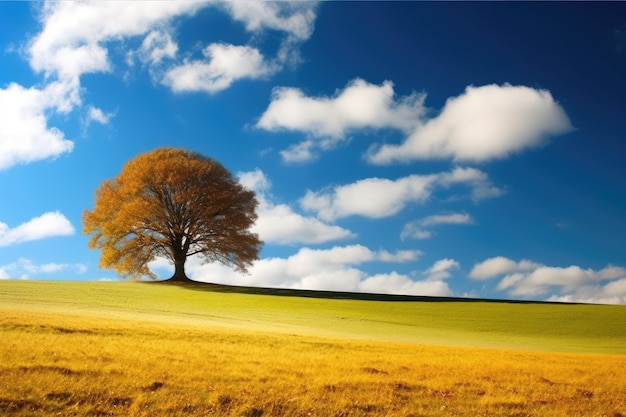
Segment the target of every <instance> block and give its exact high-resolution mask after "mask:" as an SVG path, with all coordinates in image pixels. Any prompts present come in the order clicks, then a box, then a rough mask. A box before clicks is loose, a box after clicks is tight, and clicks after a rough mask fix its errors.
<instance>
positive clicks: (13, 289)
mask: <svg viewBox="0 0 626 417" xmlns="http://www.w3.org/2000/svg"><path fill="white" fill-rule="evenodd" d="M359 298H361V299H359ZM367 298H369V299H367ZM3 309H5V310H6V309H17V310H21V311H33V312H40V313H45V312H48V313H62V314H64V315H71V316H82V317H87V318H89V317H92V318H97V317H103V318H114V319H120V320H138V321H143V322H146V323H163V324H181V325H182V324H184V325H190V326H201V327H203V328H214V329H219V328H229V329H241V330H253V331H260V332H267V333H280V334H294V335H304V336H318V337H331V338H344V339H356V340H372V341H393V342H407V343H418V344H431V345H448V346H473V347H488V348H494V347H495V348H503V349H520V350H533V351H555V352H580V353H612V354H624V353H626V326H624V323H626V307H624V306H607V305H584V304H552V303H521V302H504V301H501V302H495V301H490V300H474V301H467V300H459V299H444V298H427V297H419V298H411V297H385V296H368V295H358V294H346V293H315V292H310V291H304V292H298V291H290V290H267V289H250V288H237V287H223V286H206V285H193V286H173V285H161V284H154V283H150V284H149V283H134V282H129V283H126V282H121V283H113V282H43V281H42V282H36V281H0V311H2V310H3Z"/></svg>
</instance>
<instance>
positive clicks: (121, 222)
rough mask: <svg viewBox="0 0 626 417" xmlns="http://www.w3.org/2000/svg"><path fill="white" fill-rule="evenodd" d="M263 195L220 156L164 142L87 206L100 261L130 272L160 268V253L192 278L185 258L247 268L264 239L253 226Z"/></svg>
mask: <svg viewBox="0 0 626 417" xmlns="http://www.w3.org/2000/svg"><path fill="white" fill-rule="evenodd" d="M257 204H258V203H257V200H256V198H255V195H254V193H253V192H252V191H249V190H246V189H245V188H243V187H242V186H241V185H240V184H239V183H237V181H236V180H235V179H234V178H233V176H232V175H231V174H230V172H228V170H226V168H224V166H222V165H221V164H220V163H219V162H217V161H215V160H213V159H211V158H207V157H204V156H202V155H200V154H198V153H195V152H191V151H187V150H183V149H174V148H159V149H156V150H154V151H152V152H147V153H144V154H141V155H139V156H138V157H136V158H135V159H133V160H131V161H129V162H127V163H126V165H124V167H123V168H122V172H121V173H120V174H119V175H118V176H117V177H116V178H114V179H113V180H106V181H104V182H103V183H102V184H101V185H100V186H99V187H98V189H97V190H96V199H95V207H94V209H93V211H89V210H85V211H84V212H83V231H84V233H85V234H87V235H91V239H90V241H89V247H90V248H91V249H94V248H97V249H100V250H101V251H102V254H101V257H100V266H101V267H102V268H107V269H115V270H116V271H117V272H118V273H119V274H120V275H123V276H127V277H130V278H138V277H140V276H146V275H147V276H150V277H151V278H156V276H155V275H154V274H153V273H152V272H151V271H150V269H149V268H148V263H149V262H150V261H152V260H154V259H155V258H157V257H164V258H167V259H169V260H170V261H171V262H172V263H173V264H174V275H173V276H172V277H171V278H170V279H171V280H173V281H181V282H187V281H188V280H189V278H188V277H187V275H186V273H185V261H186V260H187V258H188V257H189V256H192V255H201V256H202V257H203V258H204V259H205V260H206V261H208V262H219V263H222V264H225V265H230V266H234V267H235V268H236V269H237V270H239V271H242V272H246V271H247V268H248V267H249V266H250V265H251V264H252V262H253V261H254V260H256V259H257V258H258V254H259V250H260V249H261V245H262V242H261V241H260V240H259V237H258V236H257V235H256V234H254V233H251V232H250V230H249V229H250V227H251V226H252V225H253V224H254V222H255V220H256V218H257V216H256V211H255V210H256V207H257Z"/></svg>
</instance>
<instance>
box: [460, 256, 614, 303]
mask: <svg viewBox="0 0 626 417" xmlns="http://www.w3.org/2000/svg"><path fill="white" fill-rule="evenodd" d="M469 276H470V278H473V279H478V280H487V279H493V278H498V279H499V282H498V284H497V287H496V289H497V290H499V291H506V292H507V293H508V294H509V295H511V296H515V297H546V296H548V299H549V300H552V301H569V302H591V303H611V304H626V269H625V268H623V267H618V266H611V265H609V266H607V267H605V268H603V269H600V270H594V269H591V268H587V269H583V268H581V267H580V266H578V265H570V266H567V267H555V266H546V265H542V264H539V263H536V262H532V261H529V260H522V261H519V262H516V261H513V260H511V259H508V258H505V257H502V256H499V257H495V258H490V259H486V260H485V261H483V262H480V263H477V264H476V265H475V266H474V268H473V269H472V270H471V271H470V274H469Z"/></svg>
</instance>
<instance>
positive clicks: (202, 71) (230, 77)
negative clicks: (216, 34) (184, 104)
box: [163, 43, 274, 94]
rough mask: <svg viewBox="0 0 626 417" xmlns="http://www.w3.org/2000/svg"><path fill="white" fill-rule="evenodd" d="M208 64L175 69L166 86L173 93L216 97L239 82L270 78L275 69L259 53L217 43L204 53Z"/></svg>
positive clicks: (171, 72) (202, 62) (168, 74)
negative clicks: (201, 92) (202, 94)
mask: <svg viewBox="0 0 626 417" xmlns="http://www.w3.org/2000/svg"><path fill="white" fill-rule="evenodd" d="M203 53H204V56H205V57H206V59H207V60H206V61H191V62H185V63H183V64H181V65H178V66H174V67H172V68H171V69H170V70H168V71H167V73H166V74H165V78H164V79H163V83H164V84H165V85H168V86H170V87H171V89H172V91H174V92H177V93H180V92H190V91H203V92H205V93H208V94H214V93H217V92H219V91H222V90H225V89H227V88H228V87H230V85H231V84H232V83H233V82H235V81H237V80H240V79H245V78H247V79H257V78H262V77H265V76H267V75H270V74H271V73H272V72H273V71H274V68H272V66H271V65H270V64H268V63H267V62H266V61H265V60H264V58H263V55H261V52H259V50H258V49H256V48H252V47H250V46H236V45H227V44H222V43H214V44H211V45H209V46H207V47H206V48H205V49H204V51H203Z"/></svg>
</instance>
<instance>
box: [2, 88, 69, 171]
mask: <svg viewBox="0 0 626 417" xmlns="http://www.w3.org/2000/svg"><path fill="white" fill-rule="evenodd" d="M68 90H73V87H72V85H71V84H67V83H60V82H57V83H52V84H50V85H49V86H48V87H47V88H44V89H37V88H35V87H31V88H24V87H22V86H20V85H18V84H15V83H12V84H9V85H8V86H7V87H6V88H5V89H2V88H0V170H3V169H7V168H10V167H11V166H13V165H16V164H21V163H29V162H33V161H38V160H42V159H46V158H53V157H57V156H59V155H62V154H64V153H66V152H70V151H71V150H72V149H73V148H74V143H73V142H72V141H70V140H68V139H67V138H65V136H64V134H63V132H61V131H60V130H58V129H57V128H55V127H50V126H48V122H47V116H46V114H47V112H48V111H49V110H51V109H52V110H56V111H61V112H63V111H65V110H67V109H68V107H71V105H72V102H75V101H76V100H77V98H76V96H75V95H72V94H70V93H68Z"/></svg>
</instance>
